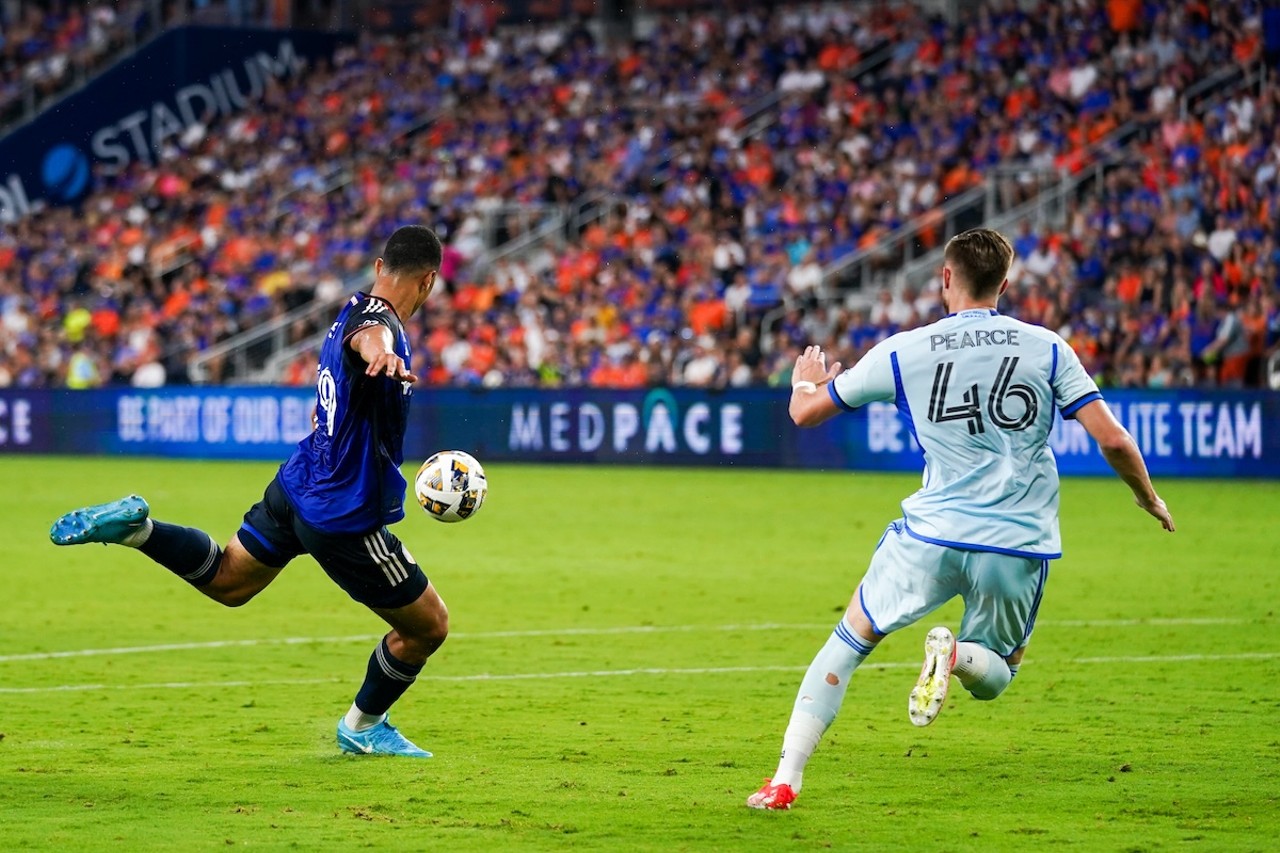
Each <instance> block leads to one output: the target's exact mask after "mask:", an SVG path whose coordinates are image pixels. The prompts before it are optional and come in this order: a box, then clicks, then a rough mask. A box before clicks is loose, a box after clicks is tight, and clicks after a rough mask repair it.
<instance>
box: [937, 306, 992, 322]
mask: <svg viewBox="0 0 1280 853" xmlns="http://www.w3.org/2000/svg"><path fill="white" fill-rule="evenodd" d="M999 316H1000V312H999V311H997V310H996V309H994V308H967V309H965V310H964V311H957V312H955V313H954V314H948V315H947V316H946V317H943V318H942V319H944V320H946V319H949V318H951V317H999Z"/></svg>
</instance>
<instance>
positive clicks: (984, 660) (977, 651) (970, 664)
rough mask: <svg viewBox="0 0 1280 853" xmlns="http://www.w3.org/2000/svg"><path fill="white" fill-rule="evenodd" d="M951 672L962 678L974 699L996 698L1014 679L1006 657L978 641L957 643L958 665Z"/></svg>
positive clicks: (961, 681)
mask: <svg viewBox="0 0 1280 853" xmlns="http://www.w3.org/2000/svg"><path fill="white" fill-rule="evenodd" d="M951 674H952V675H954V676H955V677H956V678H958V679H960V683H961V684H963V685H964V689H965V690H968V691H969V693H970V694H971V695H972V696H973V698H974V699H984V700H986V699H994V698H996V697H997V696H999V695H1000V694H1001V693H1003V692H1004V689H1005V688H1006V687H1008V686H1009V682H1010V681H1012V680H1013V671H1012V669H1011V667H1010V666H1009V664H1008V663H1006V662H1005V659H1004V658H1002V657H1000V655H998V654H996V653H995V652H993V651H991V649H989V648H987V647H986V646H980V645H978V644H977V643H956V665H955V666H954V667H953V668H952V670H951Z"/></svg>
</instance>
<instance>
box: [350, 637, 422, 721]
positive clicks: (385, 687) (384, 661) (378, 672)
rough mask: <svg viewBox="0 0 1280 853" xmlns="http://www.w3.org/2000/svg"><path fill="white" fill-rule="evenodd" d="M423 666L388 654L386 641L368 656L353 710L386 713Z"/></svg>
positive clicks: (384, 638) (385, 639)
mask: <svg viewBox="0 0 1280 853" xmlns="http://www.w3.org/2000/svg"><path fill="white" fill-rule="evenodd" d="M420 672H422V666H421V665H419V666H414V665H413V664H408V663H405V662H404V661H402V660H399V659H398V658H395V657H393V656H392V655H391V649H390V648H388V647H387V638H386V637H383V638H382V642H381V643H378V647H377V648H376V649H374V650H373V654H371V655H369V669H368V671H367V672H366V673H365V676H364V684H362V685H360V692H359V693H357V694H356V707H357V708H359V709H360V710H361V711H363V712H365V713H366V714H385V713H387V709H388V708H390V707H391V705H392V703H394V702H395V701H396V700H397V699H399V698H400V697H401V696H402V695H403V694H404V692H405V691H406V690H408V689H409V685H410V684H413V681H414V679H415V678H417V677H418V673H420Z"/></svg>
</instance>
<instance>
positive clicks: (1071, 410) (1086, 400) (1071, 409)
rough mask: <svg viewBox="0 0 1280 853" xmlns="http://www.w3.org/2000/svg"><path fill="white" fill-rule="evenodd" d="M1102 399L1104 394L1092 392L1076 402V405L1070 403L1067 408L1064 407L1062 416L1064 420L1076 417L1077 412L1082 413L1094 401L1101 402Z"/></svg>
mask: <svg viewBox="0 0 1280 853" xmlns="http://www.w3.org/2000/svg"><path fill="white" fill-rule="evenodd" d="M1101 399H1102V394H1101V393H1100V392H1098V391H1090V392H1089V393H1088V394H1085V395H1084V396H1083V397H1081V398H1080V399H1079V400H1076V401H1075V402H1074V403H1070V404H1068V405H1066V406H1063V407H1062V416H1063V417H1064V418H1069V417H1071V416H1072V415H1074V414H1075V413H1076V412H1078V411H1080V410H1081V409H1082V408H1084V407H1085V406H1087V405H1089V404H1090V403H1092V402H1093V401H1095V400H1101Z"/></svg>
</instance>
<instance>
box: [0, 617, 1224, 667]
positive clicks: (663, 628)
mask: <svg viewBox="0 0 1280 853" xmlns="http://www.w3.org/2000/svg"><path fill="white" fill-rule="evenodd" d="M1248 621H1250V620H1248V619H1228V618H1185V619H1082V620H1062V621H1056V622H1055V621H1049V620H1046V621H1043V622H1038V623H1037V625H1036V627H1040V628H1043V627H1062V628H1130V627H1141V626H1151V627H1165V626H1177V625H1200V626H1203V625H1242V624H1244V623H1246V622H1248ZM833 625H835V620H832V621H831V622H830V623H813V624H797V625H787V624H780V623H772V622H765V623H761V624H756V625H624V626H620V627H613V628H547V629H537V630H526V631H477V632H472V633H468V632H465V631H456V632H453V633H451V634H450V635H449V636H450V638H452V639H454V640H497V639H506V638H513V637H603V636H609V635H618V634H674V633H695V632H714V633H735V632H748V631H815V630H821V629H823V628H828V627H831V626H833ZM381 636H382V635H381V634H351V635H347V636H343V637H268V638H264V639H257V640H211V641H208V642H201V643H161V644H159V645H152V646H121V647H117V648H105V649H68V650H66V651H59V652H26V653H22V654H14V655H0V663H14V662H18V661H32V660H57V659H59V658H86V657H99V656H103V655H136V654H151V653H154V652H185V651H195V650H199V649H230V648H246V647H252V646H302V645H308V644H312V643H315V644H335V643H371V642H374V641H375V640H377V639H379V638H380V637H381Z"/></svg>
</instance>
